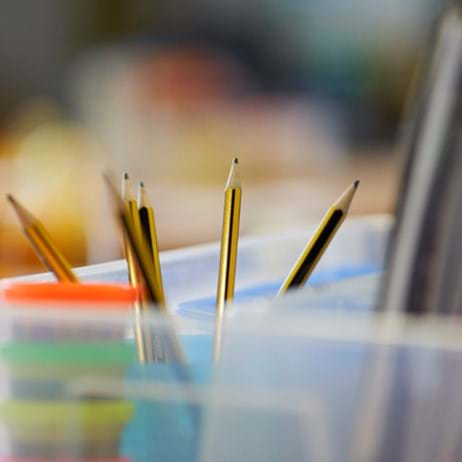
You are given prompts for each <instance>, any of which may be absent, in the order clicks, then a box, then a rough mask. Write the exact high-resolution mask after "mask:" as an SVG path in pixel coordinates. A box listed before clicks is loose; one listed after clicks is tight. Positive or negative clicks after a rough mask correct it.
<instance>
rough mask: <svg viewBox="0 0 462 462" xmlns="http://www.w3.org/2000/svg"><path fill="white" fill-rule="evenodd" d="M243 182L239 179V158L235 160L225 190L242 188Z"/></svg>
mask: <svg viewBox="0 0 462 462" xmlns="http://www.w3.org/2000/svg"><path fill="white" fill-rule="evenodd" d="M240 187H241V180H240V178H239V161H238V159H237V157H234V158H233V161H232V162H231V168H230V170H229V175H228V180H227V181H226V186H225V190H226V189H228V188H240Z"/></svg>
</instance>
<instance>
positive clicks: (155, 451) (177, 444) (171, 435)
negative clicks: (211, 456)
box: [121, 335, 212, 462]
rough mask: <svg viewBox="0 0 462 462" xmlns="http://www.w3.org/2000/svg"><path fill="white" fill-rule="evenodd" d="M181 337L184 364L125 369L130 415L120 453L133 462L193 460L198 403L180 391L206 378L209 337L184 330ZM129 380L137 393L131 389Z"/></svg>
mask: <svg viewBox="0 0 462 462" xmlns="http://www.w3.org/2000/svg"><path fill="white" fill-rule="evenodd" d="M180 342H181V344H182V346H183V348H184V350H185V352H186V355H187V358H188V362H187V363H186V364H175V363H158V364H144V365H142V364H140V365H136V366H133V367H131V368H130V369H129V371H128V374H127V380H126V395H127V397H131V398H132V399H133V402H134V418H133V420H132V421H131V422H130V423H129V424H128V425H127V427H126V430H125V432H124V435H123V439H122V447H121V454H123V455H125V456H128V457H130V458H131V459H132V460H133V461H134V462H148V461H154V460H161V461H167V460H174V461H176V462H192V461H195V460H197V457H198V450H199V444H200V436H201V428H202V407H201V404H200V403H198V402H195V400H194V398H193V396H192V395H191V393H192V392H191V390H189V391H188V392H186V393H185V389H189V387H192V388H193V389H197V388H201V387H202V386H205V385H206V384H207V383H208V380H209V374H210V372H211V355H212V339H211V336H210V335H183V336H180ZM134 384H135V388H136V390H137V391H138V392H139V391H140V390H141V393H136V392H133V391H132V390H131V387H132V386H133V385H134ZM164 392H167V395H168V396H165V395H164ZM144 393H145V395H144V396H143V394H144ZM136 395H138V396H136Z"/></svg>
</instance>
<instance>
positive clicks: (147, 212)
mask: <svg viewBox="0 0 462 462" xmlns="http://www.w3.org/2000/svg"><path fill="white" fill-rule="evenodd" d="M138 206H139V216H140V221H141V230H142V232H143V233H144V236H145V238H146V240H147V242H148V246H149V250H150V253H151V259H152V263H153V265H154V273H155V277H156V280H157V287H158V288H159V293H160V296H161V301H160V303H162V304H164V303H165V293H164V284H163V282H162V271H161V267H160V259H159V242H158V240H157V230H156V219H155V215H154V209H153V207H152V205H151V204H150V202H149V198H148V195H147V192H146V188H145V186H144V183H143V182H142V181H140V182H139V184H138Z"/></svg>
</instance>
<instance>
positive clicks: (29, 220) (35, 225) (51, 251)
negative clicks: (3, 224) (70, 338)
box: [6, 194, 78, 282]
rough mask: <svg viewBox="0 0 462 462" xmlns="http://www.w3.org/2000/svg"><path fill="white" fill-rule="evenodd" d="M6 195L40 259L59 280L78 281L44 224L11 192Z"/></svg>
mask: <svg viewBox="0 0 462 462" xmlns="http://www.w3.org/2000/svg"><path fill="white" fill-rule="evenodd" d="M6 197H7V199H8V201H9V202H10V204H11V205H12V206H13V209H14V211H15V212H16V215H17V216H18V218H19V221H20V222H21V225H22V227H23V231H24V234H25V236H26V238H27V240H28V241H29V243H30V245H31V247H32V248H33V250H34V252H35V254H36V255H37V256H38V257H39V259H40V261H41V262H42V263H43V264H44V265H45V266H46V267H47V268H48V270H49V271H51V272H53V273H54V275H55V276H56V279H58V281H61V282H78V278H77V276H76V275H75V273H74V271H73V270H72V266H71V265H70V263H69V262H68V261H67V259H66V258H65V257H64V255H63V254H62V253H61V251H60V250H59V249H58V247H56V245H55V244H54V242H53V240H52V239H51V236H50V235H49V234H48V231H47V230H46V229H45V227H44V226H43V224H42V223H41V222H40V221H39V220H38V219H37V218H36V217H34V216H33V215H32V214H31V213H30V212H29V211H28V210H27V209H26V208H25V207H24V206H23V205H22V204H20V203H19V202H18V201H17V200H16V199H15V198H14V197H13V196H12V195H11V194H7V196H6Z"/></svg>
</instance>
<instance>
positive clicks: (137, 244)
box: [104, 175, 185, 363]
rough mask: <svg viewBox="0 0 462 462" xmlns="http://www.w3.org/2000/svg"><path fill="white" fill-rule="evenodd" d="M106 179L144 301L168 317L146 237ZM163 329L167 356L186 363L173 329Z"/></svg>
mask: <svg viewBox="0 0 462 462" xmlns="http://www.w3.org/2000/svg"><path fill="white" fill-rule="evenodd" d="M104 179H105V181H106V184H107V186H108V189H109V192H110V193H111V197H112V200H113V203H114V205H115V209H116V217H117V220H118V221H119V223H120V225H121V227H122V229H123V231H124V234H125V236H126V238H127V239H126V242H127V246H128V249H129V250H130V252H131V253H132V255H133V259H134V262H135V266H136V270H137V271H139V275H140V278H139V279H140V280H139V282H140V287H141V288H142V289H143V293H144V296H145V298H144V301H146V302H149V303H150V304H151V305H150V306H151V307H153V308H154V309H157V310H158V311H160V312H161V313H163V314H164V315H165V316H167V315H168V312H167V309H166V307H165V305H162V304H160V303H159V300H160V299H161V297H160V294H159V291H158V287H157V285H156V282H155V275H154V266H153V264H152V262H151V260H150V258H149V247H148V244H147V242H146V240H145V239H144V236H143V235H142V234H141V233H137V232H136V230H135V227H134V226H133V223H132V219H131V213H130V210H129V209H128V207H127V205H126V203H125V202H124V201H123V200H122V198H121V196H120V194H119V192H118V191H117V188H116V187H115V186H114V184H113V182H112V181H111V179H110V178H109V177H108V176H106V175H104ZM145 309H146V307H145ZM162 329H163V330H165V332H162V334H161V335H160V336H159V337H160V338H161V339H162V344H163V347H164V348H165V349H166V350H167V352H166V354H167V355H169V356H170V357H171V358H172V359H173V360H174V361H175V362H179V363H184V362H185V355H184V352H183V350H182V348H181V345H180V343H179V341H178V339H177V337H176V335H175V333H174V332H173V330H172V329H169V328H168V326H167V327H162ZM146 332H147V330H144V331H143V334H144V336H145V335H146ZM146 350H147V353H149V354H150V353H151V348H146Z"/></svg>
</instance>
